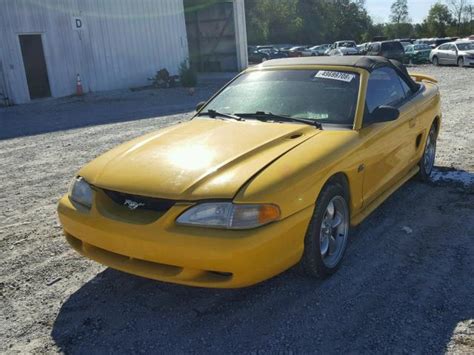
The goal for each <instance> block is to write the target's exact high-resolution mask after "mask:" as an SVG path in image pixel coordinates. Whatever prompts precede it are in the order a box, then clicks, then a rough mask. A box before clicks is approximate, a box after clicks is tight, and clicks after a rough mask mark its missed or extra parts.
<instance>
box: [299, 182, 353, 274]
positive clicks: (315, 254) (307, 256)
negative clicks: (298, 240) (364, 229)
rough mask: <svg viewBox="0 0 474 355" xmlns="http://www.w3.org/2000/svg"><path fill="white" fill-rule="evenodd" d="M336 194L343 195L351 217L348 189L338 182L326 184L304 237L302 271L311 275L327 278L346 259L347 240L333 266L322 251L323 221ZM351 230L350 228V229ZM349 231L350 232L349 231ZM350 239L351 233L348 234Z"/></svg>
mask: <svg viewBox="0 0 474 355" xmlns="http://www.w3.org/2000/svg"><path fill="white" fill-rule="evenodd" d="M335 196H342V197H343V198H344V200H345V201H346V203H347V210H348V212H349V216H348V217H349V219H350V208H349V203H348V196H347V192H346V190H345V189H344V188H343V187H342V186H341V185H340V184H337V183H329V184H328V185H326V186H325V187H324V188H323V189H322V191H321V193H320V194H319V197H318V199H317V201H316V206H315V208H314V212H313V216H312V217H311V220H310V223H309V225H308V229H307V231H306V236H305V239H304V252H303V256H302V258H301V261H300V271H301V272H302V273H303V274H304V275H306V276H310V277H317V278H325V277H327V276H330V275H332V274H334V273H335V272H336V271H337V270H338V269H339V267H340V265H341V262H342V260H343V259H344V253H345V251H346V249H347V244H348V243H347V242H346V245H345V247H344V250H343V251H342V256H341V259H340V260H339V262H338V264H337V265H336V266H334V267H332V268H328V267H327V266H326V265H325V264H324V262H323V260H322V256H321V252H320V239H319V238H320V230H321V223H322V219H323V216H324V213H325V211H326V207H327V205H328V203H329V201H331V199H332V198H333V197H335ZM349 230H350V229H349ZM348 233H349V232H348ZM347 238H348V239H349V235H348V236H347Z"/></svg>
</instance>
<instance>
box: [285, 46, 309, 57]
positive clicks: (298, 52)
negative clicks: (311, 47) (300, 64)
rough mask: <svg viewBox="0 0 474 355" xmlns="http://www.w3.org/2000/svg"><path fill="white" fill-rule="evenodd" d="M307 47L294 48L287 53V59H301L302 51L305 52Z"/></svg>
mask: <svg viewBox="0 0 474 355" xmlns="http://www.w3.org/2000/svg"><path fill="white" fill-rule="evenodd" d="M307 49H308V46H295V47H293V48H290V50H289V51H288V57H302V56H303V51H305V50H307Z"/></svg>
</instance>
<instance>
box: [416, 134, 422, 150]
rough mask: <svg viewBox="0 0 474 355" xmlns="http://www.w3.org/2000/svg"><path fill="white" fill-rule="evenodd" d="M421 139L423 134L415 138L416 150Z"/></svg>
mask: <svg viewBox="0 0 474 355" xmlns="http://www.w3.org/2000/svg"><path fill="white" fill-rule="evenodd" d="M422 137H423V134H421V133H420V134H419V135H418V136H417V137H416V148H417V149H418V148H419V147H420V144H421V138H422Z"/></svg>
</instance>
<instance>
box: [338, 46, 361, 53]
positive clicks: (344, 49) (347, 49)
mask: <svg viewBox="0 0 474 355" xmlns="http://www.w3.org/2000/svg"><path fill="white" fill-rule="evenodd" d="M339 49H340V50H341V52H343V53H350V54H352V53H358V52H359V51H358V50H357V49H356V48H353V47H340V48H339Z"/></svg>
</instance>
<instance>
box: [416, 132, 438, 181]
mask: <svg viewBox="0 0 474 355" xmlns="http://www.w3.org/2000/svg"><path fill="white" fill-rule="evenodd" d="M436 138H437V137H436V127H435V126H434V125H432V126H431V128H430V132H429V133H428V138H426V144H425V150H424V152H423V156H422V157H421V160H420V162H419V163H418V166H419V167H420V172H419V173H418V176H419V178H420V180H422V181H430V176H431V173H432V171H433V167H434V162H435V157H436Z"/></svg>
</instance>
